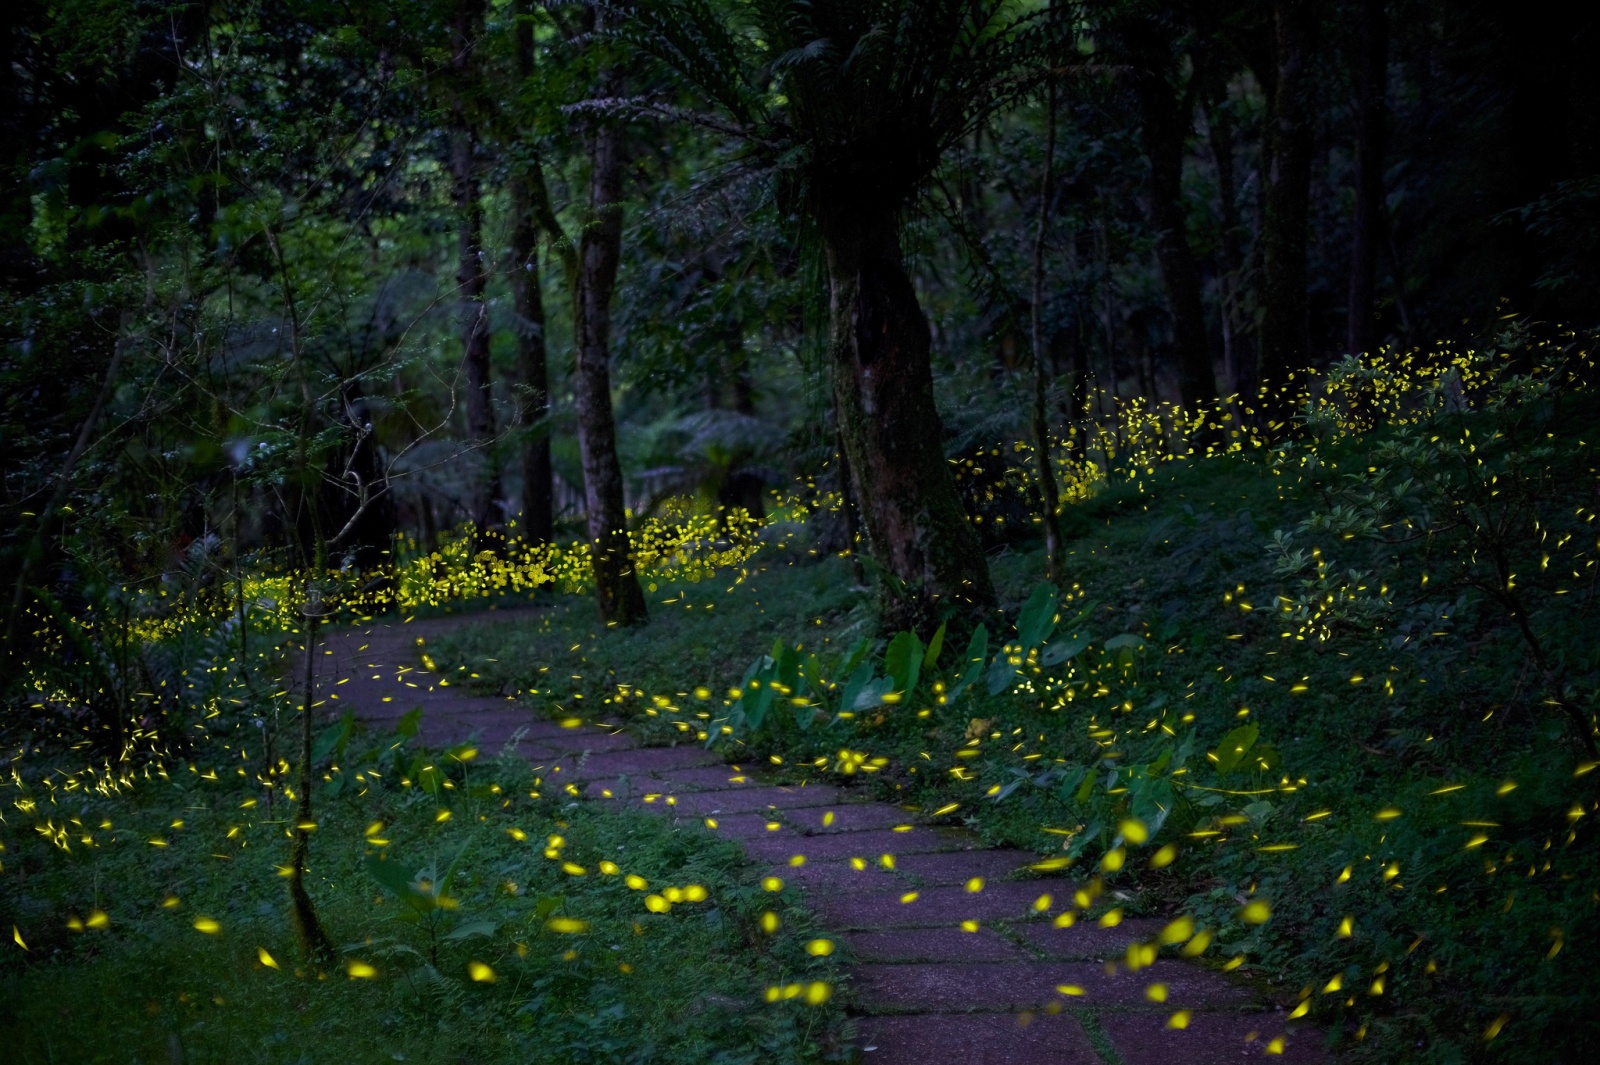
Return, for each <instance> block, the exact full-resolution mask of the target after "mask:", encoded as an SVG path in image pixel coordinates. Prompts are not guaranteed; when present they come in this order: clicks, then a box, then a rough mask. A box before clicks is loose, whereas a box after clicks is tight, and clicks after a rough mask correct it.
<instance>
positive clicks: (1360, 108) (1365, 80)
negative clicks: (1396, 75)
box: [1346, 0, 1389, 355]
mask: <svg viewBox="0 0 1600 1065" xmlns="http://www.w3.org/2000/svg"><path fill="white" fill-rule="evenodd" d="M1384 2H1385V0H1362V4H1361V13H1360V19H1361V25H1360V30H1359V33H1358V36H1357V45H1356V47H1357V54H1356V56H1355V58H1354V61H1353V62H1352V63H1351V66H1352V67H1353V68H1354V69H1355V74H1356V188H1355V194H1356V195H1355V215H1354V217H1353V218H1352V220H1351V232H1350V298H1349V311H1348V322H1347V324H1348V329H1347V336H1346V346H1347V349H1348V351H1349V353H1350V354H1352V355H1363V354H1366V353H1367V352H1370V351H1371V350H1372V348H1373V346H1374V340H1375V337H1376V333H1377V329H1376V322H1375V321H1374V319H1373V298H1374V294H1375V291H1376V280H1375V279H1376V275H1377V266H1378V246H1379V245H1380V244H1381V243H1382V241H1383V198H1384V197H1383V158H1384V148H1385V146H1386V144H1387V140H1388V136H1387V134H1388V128H1387V126H1388V121H1387V107H1386V104H1385V99H1386V95H1387V90H1388V84H1389V26H1388V20H1387V16H1386V15H1385V12H1384Z"/></svg>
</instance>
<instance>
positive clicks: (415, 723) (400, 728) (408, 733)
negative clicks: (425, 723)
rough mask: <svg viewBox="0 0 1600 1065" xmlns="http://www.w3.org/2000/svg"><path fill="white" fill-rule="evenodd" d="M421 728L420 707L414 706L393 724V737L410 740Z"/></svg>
mask: <svg viewBox="0 0 1600 1065" xmlns="http://www.w3.org/2000/svg"><path fill="white" fill-rule="evenodd" d="M421 727H422V707H420V706H414V707H412V708H411V709H410V710H407V711H406V712H405V713H404V714H402V715H401V716H400V720H399V721H396V722H395V725H394V731H395V735H397V736H404V737H406V738H407V739H410V738H412V737H413V736H415V735H416V734H417V730H418V729H419V728H421Z"/></svg>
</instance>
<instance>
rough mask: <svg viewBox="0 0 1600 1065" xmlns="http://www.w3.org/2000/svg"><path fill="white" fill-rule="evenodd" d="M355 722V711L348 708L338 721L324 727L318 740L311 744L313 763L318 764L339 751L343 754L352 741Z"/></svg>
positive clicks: (339, 753)
mask: <svg viewBox="0 0 1600 1065" xmlns="http://www.w3.org/2000/svg"><path fill="white" fill-rule="evenodd" d="M355 723H356V715H355V713H354V712H353V711H350V710H346V711H345V712H344V716H343V717H341V718H340V719H339V720H338V722H337V723H335V724H333V725H329V726H328V727H327V728H325V729H323V730H322V734H321V735H319V736H318V737H317V741H316V742H315V743H313V744H312V745H311V764H312V765H316V764H317V763H319V762H321V761H322V760H323V759H324V758H326V757H328V755H330V754H335V753H337V754H338V755H341V756H342V755H343V754H344V750H345V746H346V745H347V744H348V743H349V742H350V733H351V732H352V731H353V730H354V729H355Z"/></svg>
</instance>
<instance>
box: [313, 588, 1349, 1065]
mask: <svg viewBox="0 0 1600 1065" xmlns="http://www.w3.org/2000/svg"><path fill="white" fill-rule="evenodd" d="M510 613H511V612H506V614H507V616H508V620H509V615H510ZM493 620H494V616H493V615H482V614H480V615H476V616H471V617H454V618H442V619H434V620H428V621H416V622H412V623H410V624H402V623H399V622H393V621H390V622H384V621H380V622H378V623H375V624H373V625H372V626H371V627H368V628H364V629H357V630H351V631H348V632H344V633H340V634H337V635H334V636H333V637H331V638H330V639H328V641H327V642H326V644H325V647H324V653H323V654H321V655H319V656H318V657H319V661H320V663H321V669H320V670H319V694H323V695H324V696H325V697H326V696H332V698H331V699H329V700H328V702H327V703H326V708H327V710H329V711H331V712H333V713H338V712H342V711H343V710H344V709H352V710H354V711H355V712H356V714H357V716H358V717H361V718H364V719H366V720H368V721H371V722H372V723H373V724H375V725H378V726H379V727H383V726H384V725H385V724H387V723H390V722H392V721H393V720H394V719H395V718H398V717H399V716H400V715H402V714H404V713H406V712H407V711H409V710H411V709H412V708H414V707H417V706H421V707H422V709H423V715H422V728H421V732H420V738H421V740H422V741H423V742H425V743H429V744H435V745H443V744H448V743H456V742H461V741H464V740H468V739H473V740H475V741H476V742H477V743H479V744H480V745H481V746H482V747H483V748H484V749H486V750H495V749H498V748H500V747H502V746H503V745H505V744H508V743H515V744H516V748H515V749H516V751H517V753H519V754H521V755H523V756H524V757H526V758H528V759H529V761H530V762H531V763H532V764H533V766H534V767H535V771H536V772H538V773H540V774H541V775H542V776H543V778H544V780H545V783H546V785H549V784H552V783H554V784H555V785H556V786H558V787H561V788H563V789H565V790H567V791H569V792H570V793H571V794H574V795H582V796H586V797H589V798H591V799H596V800H599V801H611V802H622V803H631V804H637V805H639V806H640V807H641V808H642V809H646V810H653V811H656V812H659V813H661V814H662V815H663V816H669V817H673V818H675V819H677V820H678V821H679V822H681V823H684V824H690V823H698V824H703V825H706V826H707V827H713V826H714V830H715V831H718V832H721V833H723V834H725V835H728V836H731V837H733V838H735V839H738V840H739V841H741V842H742V843H743V845H744V849H745V852H746V854H747V855H748V857H749V858H750V860H751V862H752V863H753V864H754V865H755V866H756V867H757V868H758V869H759V870H760V871H761V872H762V874H763V875H773V876H778V877H781V878H782V879H783V880H784V881H785V882H787V883H791V884H794V885H796V886H798V887H800V888H801V889H802V890H803V891H804V892H805V895H806V900H807V904H808V905H809V906H810V907H811V909H812V910H813V912H815V913H816V914H817V916H818V917H819V918H820V920H821V921H822V923H823V924H824V925H826V926H828V927H830V928H832V929H834V930H835V932H836V938H837V939H838V940H839V941H840V942H841V943H844V944H847V945H848V946H849V948H850V950H851V952H852V954H853V956H854V957H855V958H856V959H857V962H858V964H856V966H855V968H854V969H853V970H852V980H851V984H850V986H849V987H848V988H847V989H845V990H844V991H843V994H844V996H845V997H844V1001H845V1003H846V1005H847V1007H848V1008H849V1010H850V1012H851V1013H852V1014H853V1015H854V1016H855V1017H856V1019H857V1028H858V1032H859V1038H858V1040H857V1045H858V1046H859V1047H860V1051H861V1055H860V1060H861V1062H862V1063H864V1065H937V1063H940V1062H961V1063H964V1065H1102V1063H1104V1065H1118V1063H1120V1065H1213V1063H1216V1065H1221V1063H1231V1062H1238V1061H1245V1060H1254V1059H1260V1058H1267V1057H1269V1056H1276V1057H1275V1060H1281V1061H1284V1062H1290V1063H1312V1062H1322V1061H1325V1060H1326V1057H1325V1055H1324V1054H1323V1052H1322V1050H1321V1045H1320V1044H1321V1039H1320V1036H1319V1034H1318V1033H1317V1032H1316V1030H1315V1029H1301V1030H1300V1031H1299V1032H1296V1031H1295V1030H1294V1029H1293V1027H1292V1025H1291V1024H1289V1023H1288V1022H1286V1020H1285V1014H1284V1012H1283V1011H1282V1007H1281V1006H1280V1005H1273V1004H1269V1003H1265V1002H1263V1001H1262V999H1261V998H1260V996H1259V995H1257V994H1256V993H1255V992H1253V991H1252V990H1251V989H1250V988H1248V987H1247V986H1245V985H1244V984H1243V983H1239V982H1235V981H1233V980H1231V979H1230V978H1228V977H1226V976H1223V975H1221V974H1220V973H1217V972H1215V971H1212V970H1209V969H1206V968H1203V967H1201V966H1199V965H1195V964H1188V963H1184V962H1179V961H1172V960H1167V959H1161V960H1158V961H1156V962H1155V964H1154V965H1153V966H1150V967H1148V968H1144V969H1141V970H1140V971H1138V972H1129V971H1128V969H1127V966H1126V965H1125V964H1123V963H1122V959H1123V958H1124V956H1125V952H1126V951H1127V949H1128V947H1129V946H1130V944H1134V943H1139V942H1147V941H1149V940H1150V939H1151V938H1152V937H1153V936H1154V935H1155V933H1156V932H1157V931H1158V930H1159V929H1160V928H1161V927H1162V925H1163V923H1164V922H1162V921H1159V920H1148V919H1128V920H1125V921H1122V922H1121V923H1120V924H1117V925H1115V926H1112V927H1103V926H1102V925H1101V924H1099V923H1096V922H1091V921H1080V922H1075V923H1072V924H1071V925H1070V926H1068V927H1061V925H1062V924H1064V923H1065V922H1066V920H1067V918H1066V917H1065V916H1064V915H1065V914H1067V913H1069V912H1070V911H1071V909H1072V896H1073V893H1074V891H1075V890H1076V888H1075V885H1073V884H1071V883H1069V882H1067V881H1064V880H1059V879H1038V878H1033V877H1027V872H1026V867H1027V866H1028V865H1029V863H1031V862H1034V861H1037V860H1038V859H1037V857H1036V856H1034V855H1030V854H1027V853H1024V852H1021V851H1015V850H1004V849H983V848H982V847H981V844H980V843H979V842H978V841H977V839H976V838H975V837H973V836H971V835H970V834H968V833H965V832H961V831H952V830H948V829H935V828H929V827H925V826H921V825H918V824H917V823H916V818H915V816H914V815H913V814H911V813H908V812H907V811H905V810H902V809H900V808H898V807H895V806H892V805H889V804H886V803H878V802H863V801H859V800H856V799H853V798H852V797H850V796H849V795H848V794H847V793H844V792H841V791H840V789H838V788H834V787H832V786H830V785H827V784H810V785H805V786H799V787H791V786H780V785H773V784H770V783H768V782H765V781H763V780H762V779H760V778H759V777H757V776H756V775H754V774H750V773H746V772H744V771H743V770H741V769H740V768H739V767H737V766H731V765H726V764H724V763H723V762H722V760H721V758H719V757H718V756H716V755H714V754H712V753H710V752H707V751H705V750H703V749H702V748H700V747H699V746H698V745H695V746H684V747H642V746H641V745H640V744H639V742H638V741H637V740H636V739H635V738H633V737H632V736H630V735H628V734H627V733H625V732H621V731H618V730H607V729H603V728H599V727H594V726H589V725H583V726H579V727H576V728H565V727H563V726H562V725H560V724H558V723H555V722H551V721H545V720H540V719H537V718H536V717H535V716H534V715H533V713H532V712H531V711H529V710H527V709H525V708H522V707H519V706H518V705H517V704H516V703H513V702H511V701H509V700H506V699H500V698H493V697H488V696H480V695H473V694H471V693H470V692H469V691H467V690H466V689H465V687H464V686H463V683H464V682H458V683H455V684H451V683H449V682H448V681H444V678H442V677H441V676H439V675H438V674H435V673H432V672H429V671H428V670H427V669H426V667H425V666H424V664H423V662H422V659H421V653H422V651H423V649H424V647H425V644H423V643H421V641H427V640H430V639H432V638H433V637H435V636H438V635H439V634H441V633H443V632H445V631H448V630H449V629H450V628H453V627H456V626H458V625H462V624H472V623H475V624H482V623H485V622H489V623H492V622H493ZM458 676H460V675H459V674H458ZM442 682H443V683H442ZM801 856H803V864H797V863H800V862H802V858H801ZM1016 876H1024V877H1027V878H1026V879H1006V878H1007V877H1016ZM974 878H978V879H980V880H981V881H982V887H981V888H980V889H979V890H976V891H973V890H970V888H973V887H977V886H978V885H977V883H976V881H975V880H974ZM964 926H965V927H964ZM1152 984H1161V985H1165V988H1166V1000H1165V1001H1164V1002H1159V1003H1158V1002H1153V1001H1151V1000H1150V996H1149V991H1148V988H1149V987H1150V985H1152ZM1061 988H1069V989H1071V991H1070V992H1069V993H1066V994H1064V993H1063V992H1062V991H1061V990H1059V989H1061ZM1178 1011H1187V1026H1186V1027H1183V1028H1181V1029H1180V1028H1177V1027H1174V1026H1173V1025H1172V1023H1171V1022H1172V1018H1173V1017H1174V1014H1175V1013H1177V1012H1178ZM1275 1040H1281V1042H1275Z"/></svg>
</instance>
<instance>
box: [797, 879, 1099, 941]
mask: <svg viewBox="0 0 1600 1065" xmlns="http://www.w3.org/2000/svg"><path fill="white" fill-rule="evenodd" d="M913 891H914V892H915V895H916V897H915V898H914V899H912V900H911V901H910V902H907V901H905V899H906V897H907V895H908V894H910V893H911V892H913ZM1044 895H1049V896H1050V904H1049V906H1048V907H1047V908H1046V909H1045V910H1044V911H1043V912H1044V913H1049V914H1053V913H1057V912H1059V911H1061V910H1062V909H1063V908H1065V907H1067V906H1070V905H1071V902H1072V885H1071V884H1068V883H1065V882H1061V881H1050V880H1040V881H1034V882H1030V883H1000V884H988V885H985V887H984V889H983V890H982V891H979V892H976V893H974V892H970V891H968V890H967V889H966V888H965V887H935V888H910V887H909V886H908V887H906V888H905V889H904V890H895V891H884V892H874V893H872V894H870V895H868V894H855V895H850V896H847V897H841V898H829V897H827V896H819V897H818V898H816V899H813V900H812V902H811V906H812V909H814V910H816V912H817V916H818V917H820V918H821V919H822V921H823V923H824V924H827V925H830V926H831V927H834V928H838V929H857V928H917V927H922V928H927V927H938V926H956V925H959V924H960V923H961V922H962V921H969V920H970V921H981V922H984V923H988V922H991V921H1005V920H1016V919H1019V918H1026V917H1029V916H1031V915H1035V914H1037V913H1039V912H1040V911H1037V910H1035V909H1034V904H1035V903H1036V902H1037V901H1038V900H1039V898H1040V897H1041V896H1044Z"/></svg>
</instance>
